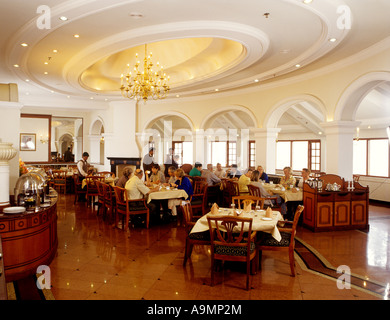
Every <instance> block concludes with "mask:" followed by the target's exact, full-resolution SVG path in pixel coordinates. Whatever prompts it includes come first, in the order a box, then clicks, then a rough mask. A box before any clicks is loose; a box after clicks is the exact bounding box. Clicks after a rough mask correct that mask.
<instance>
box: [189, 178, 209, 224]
mask: <svg viewBox="0 0 390 320" xmlns="http://www.w3.org/2000/svg"><path fill="white" fill-rule="evenodd" d="M206 187H207V182H206V181H196V182H195V183H194V194H193V195H192V196H191V197H190V202H191V207H192V209H193V210H194V209H195V210H199V209H200V210H201V211H202V214H201V215H197V217H200V216H203V215H205V214H206V213H207V212H206V200H207V199H206V192H207V188H206Z"/></svg>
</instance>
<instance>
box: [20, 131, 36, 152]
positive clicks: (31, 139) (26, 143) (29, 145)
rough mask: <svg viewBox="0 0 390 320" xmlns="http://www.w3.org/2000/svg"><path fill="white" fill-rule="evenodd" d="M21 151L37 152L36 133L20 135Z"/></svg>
mask: <svg viewBox="0 0 390 320" xmlns="http://www.w3.org/2000/svg"><path fill="white" fill-rule="evenodd" d="M19 150H20V151H35V150H36V135H35V133H21V134H20V144H19Z"/></svg>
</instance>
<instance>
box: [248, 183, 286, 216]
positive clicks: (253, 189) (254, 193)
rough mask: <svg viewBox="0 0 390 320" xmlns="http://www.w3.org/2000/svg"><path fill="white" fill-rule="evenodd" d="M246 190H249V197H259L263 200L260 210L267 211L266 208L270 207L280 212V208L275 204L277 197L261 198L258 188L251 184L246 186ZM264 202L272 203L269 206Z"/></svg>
mask: <svg viewBox="0 0 390 320" xmlns="http://www.w3.org/2000/svg"><path fill="white" fill-rule="evenodd" d="M248 190H249V194H250V195H251V196H254V197H260V198H263V199H264V201H263V208H262V209H267V208H268V207H271V208H272V209H273V210H276V211H281V210H282V209H281V207H280V206H279V205H278V203H277V196H269V197H266V198H265V197H262V196H261V191H260V188H259V187H256V186H254V185H251V184H249V185H248ZM266 200H270V201H274V202H272V204H271V205H269V204H266V203H265V201H266Z"/></svg>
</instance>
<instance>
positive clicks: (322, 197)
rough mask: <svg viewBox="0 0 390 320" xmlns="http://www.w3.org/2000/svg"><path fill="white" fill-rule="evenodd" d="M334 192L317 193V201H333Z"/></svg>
mask: <svg viewBox="0 0 390 320" xmlns="http://www.w3.org/2000/svg"><path fill="white" fill-rule="evenodd" d="M333 201H334V194H333V193H323V194H322V193H319V194H318V196H317V202H333Z"/></svg>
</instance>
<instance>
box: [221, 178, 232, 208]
mask: <svg viewBox="0 0 390 320" xmlns="http://www.w3.org/2000/svg"><path fill="white" fill-rule="evenodd" d="M227 183H228V179H226V178H223V179H221V190H222V206H224V207H229V206H230V204H231V202H232V199H231V197H230V193H229V190H228V185H227Z"/></svg>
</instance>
